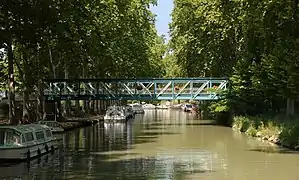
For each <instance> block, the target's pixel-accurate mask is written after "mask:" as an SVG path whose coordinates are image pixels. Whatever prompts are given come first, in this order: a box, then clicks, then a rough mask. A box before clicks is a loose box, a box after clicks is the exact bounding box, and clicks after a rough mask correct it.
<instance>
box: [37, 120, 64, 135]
mask: <svg viewBox="0 0 299 180" xmlns="http://www.w3.org/2000/svg"><path fill="white" fill-rule="evenodd" d="M37 123H38V124H43V125H46V126H49V127H50V129H51V131H52V133H62V132H64V129H63V128H61V127H60V125H59V123H58V122H57V121H38V122H37Z"/></svg>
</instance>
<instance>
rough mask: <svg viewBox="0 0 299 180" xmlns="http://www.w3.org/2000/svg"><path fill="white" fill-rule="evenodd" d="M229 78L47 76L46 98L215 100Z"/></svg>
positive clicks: (226, 84) (226, 85)
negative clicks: (61, 77)
mask: <svg viewBox="0 0 299 180" xmlns="http://www.w3.org/2000/svg"><path fill="white" fill-rule="evenodd" d="M228 83H229V81H228V79H226V78H138V79H46V80H44V82H43V84H44V86H43V87H44V88H43V95H44V97H45V100H46V101H60V100H216V99H219V98H220V96H219V91H221V90H226V89H228Z"/></svg>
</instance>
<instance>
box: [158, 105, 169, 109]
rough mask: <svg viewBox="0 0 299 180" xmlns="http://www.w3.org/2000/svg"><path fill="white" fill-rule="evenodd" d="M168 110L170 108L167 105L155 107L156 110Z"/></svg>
mask: <svg viewBox="0 0 299 180" xmlns="http://www.w3.org/2000/svg"><path fill="white" fill-rule="evenodd" d="M169 108H170V106H168V105H158V106H156V109H169Z"/></svg>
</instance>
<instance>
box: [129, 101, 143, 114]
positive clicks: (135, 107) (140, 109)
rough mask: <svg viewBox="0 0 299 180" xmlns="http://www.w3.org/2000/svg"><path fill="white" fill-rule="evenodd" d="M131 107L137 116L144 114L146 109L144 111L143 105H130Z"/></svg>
mask: <svg viewBox="0 0 299 180" xmlns="http://www.w3.org/2000/svg"><path fill="white" fill-rule="evenodd" d="M130 106H131V107H132V109H133V111H134V112H135V113H136V114H143V113H144V109H143V107H142V105H141V104H138V103H135V104H130Z"/></svg>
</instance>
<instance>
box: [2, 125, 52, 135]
mask: <svg viewBox="0 0 299 180" xmlns="http://www.w3.org/2000/svg"><path fill="white" fill-rule="evenodd" d="M45 129H49V127H48V126H45V125H43V124H25V125H17V126H11V125H10V126H0V131H3V130H13V131H17V132H19V133H22V134H23V133H27V132H34V131H39V130H40V131H42V130H45Z"/></svg>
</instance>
